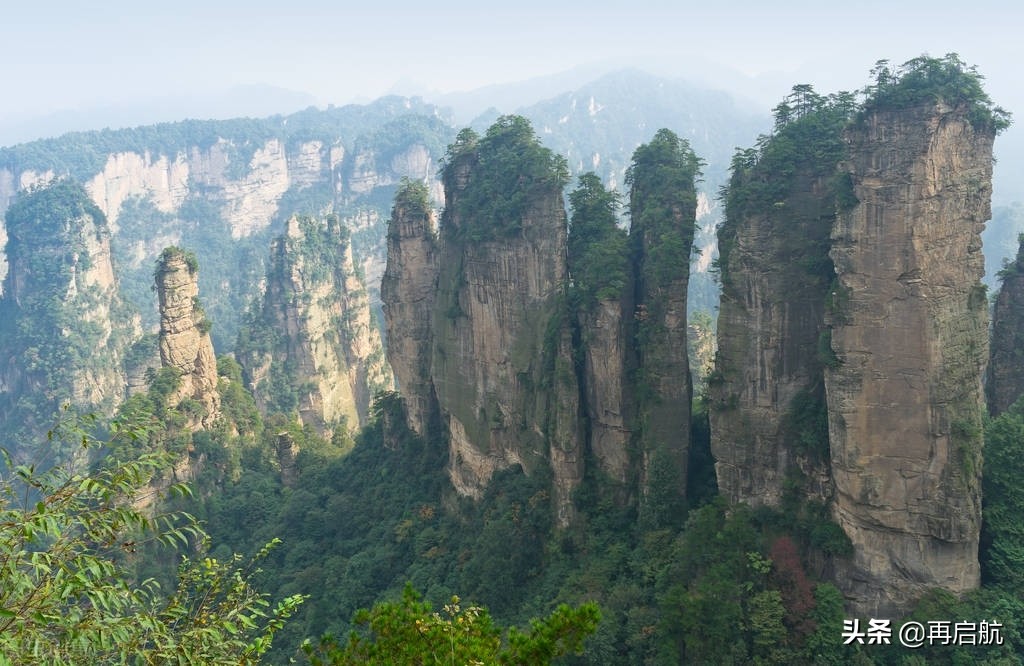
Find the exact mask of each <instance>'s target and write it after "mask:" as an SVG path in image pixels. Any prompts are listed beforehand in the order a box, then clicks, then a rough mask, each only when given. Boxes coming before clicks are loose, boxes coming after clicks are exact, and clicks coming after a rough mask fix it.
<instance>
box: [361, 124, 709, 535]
mask: <svg viewBox="0 0 1024 666" xmlns="http://www.w3.org/2000/svg"><path fill="white" fill-rule="evenodd" d="M697 166H698V164H697V160H696V158H695V157H694V156H693V153H692V152H691V151H690V150H689V147H688V145H687V144H686V142H685V141H681V140H680V139H678V137H676V136H675V135H673V134H671V133H670V132H664V131H663V132H659V133H658V135H657V136H656V137H655V140H654V141H652V142H651V144H650V145H649V146H646V147H642V148H641V149H639V150H638V151H637V156H636V168H635V170H634V171H633V172H632V175H631V179H632V181H631V182H632V183H633V185H634V198H633V206H632V209H633V215H634V218H633V231H632V232H631V236H632V237H633V251H632V256H631V252H630V242H629V238H627V237H626V235H625V233H624V232H622V230H620V229H618V228H617V226H616V209H617V205H618V200H617V196H616V195H614V194H613V193H609V192H607V191H606V190H605V189H604V187H603V186H602V185H601V182H600V180H599V179H598V178H597V176H595V175H593V174H590V175H589V176H585V177H583V178H581V183H582V184H581V186H580V189H579V190H578V191H577V192H576V193H574V194H573V195H571V196H570V199H572V200H573V201H574V202H575V203H574V206H575V205H577V204H579V206H580V209H579V210H576V211H574V223H573V228H574V230H576V232H575V236H574V240H573V241H572V242H573V248H572V249H570V248H569V247H568V245H569V239H568V234H567V229H566V226H567V225H566V214H565V208H564V204H563V200H562V194H561V189H562V187H564V185H565V180H566V175H565V171H564V164H562V162H561V160H559V159H556V158H555V157H554V156H553V155H552V154H551V153H550V151H548V150H547V149H545V148H543V147H541V146H540V144H539V143H538V142H537V139H536V137H535V135H534V134H533V131H532V129H531V128H530V127H529V125H528V123H526V121H525V120H524V119H522V118H516V117H504V118H501V119H499V121H498V122H497V123H496V124H495V125H494V126H492V127H491V129H489V130H488V132H487V134H486V135H485V136H484V137H483V138H480V137H477V136H476V135H475V134H474V133H472V132H471V131H469V130H465V131H464V132H463V133H462V134H460V135H459V138H458V139H457V141H456V143H455V144H453V145H452V147H451V148H450V149H449V155H448V159H447V164H446V167H445V172H444V179H443V180H444V185H445V204H446V205H445V211H444V215H443V217H442V220H441V225H440V231H439V234H438V237H437V239H436V240H435V238H434V236H433V233H432V231H431V223H430V206H429V198H428V193H427V190H426V188H425V187H424V186H422V185H417V184H415V183H406V184H405V185H403V186H402V188H401V189H400V190H399V193H398V195H397V197H396V203H395V208H394V213H393V215H392V218H391V226H390V231H389V235H388V248H389V252H388V266H387V271H386V273H385V279H384V282H383V285H382V287H381V293H382V296H383V299H384V312H385V317H386V320H387V327H388V335H389V359H390V360H391V363H392V366H393V367H394V370H395V375H396V376H397V378H398V383H399V389H400V391H401V393H402V395H403V397H404V399H405V403H406V407H407V417H408V420H409V425H410V426H411V427H412V429H414V430H416V431H417V432H419V433H421V434H423V433H425V432H426V429H427V427H428V425H429V424H431V423H433V422H434V419H436V420H437V422H438V424H439V425H440V427H441V429H442V431H443V432H444V434H445V435H447V439H448V443H449V446H450V451H449V461H450V462H449V475H450V478H451V481H452V484H453V486H454V487H455V489H456V490H457V491H458V492H459V493H460V494H462V495H468V496H470V497H476V498H479V497H481V496H482V495H483V493H484V491H485V490H486V488H487V486H488V483H489V482H490V480H491V477H492V476H493V475H494V474H495V472H497V471H499V470H502V469H506V468H510V467H513V466H517V465H518V466H521V467H522V469H523V470H524V471H525V472H526V473H527V474H532V473H534V472H536V471H538V470H545V471H547V472H550V473H551V478H552V481H551V498H552V504H553V513H554V516H555V522H556V524H557V525H559V526H562V527H565V526H567V525H568V524H570V522H571V521H572V520H573V517H574V515H575V510H576V508H575V507H574V504H573V500H572V496H573V492H574V491H575V490H576V489H577V488H578V487H579V486H580V484H581V483H582V482H583V479H584V472H585V469H586V464H587V460H588V459H589V460H592V461H593V463H594V464H596V466H597V468H598V469H599V470H600V471H601V472H602V473H603V474H604V475H606V476H607V477H610V478H611V479H612V480H613V481H614V483H615V485H616V488H615V491H614V492H613V493H612V496H613V497H614V498H616V499H618V500H620V501H622V502H625V501H628V500H629V499H631V498H632V499H634V500H635V499H637V498H646V497H647V496H648V495H649V494H650V495H653V494H657V496H658V497H668V498H669V499H670V501H671V502H676V501H677V500H679V501H681V500H682V499H683V497H684V494H685V479H686V456H687V455H688V442H689V429H690V422H689V420H690V419H689V414H690V412H689V400H690V385H689V370H688V363H687V350H686V337H685V336H686V276H687V272H688V268H689V261H688V259H689V256H690V249H691V247H690V243H691V242H692V239H693V233H694V226H695V225H694V216H695V208H696V195H695V192H694V189H693V179H694V176H695V174H696V172H697ZM658 183H660V187H659V185H657V184H658ZM581 211H582V212H581ZM577 216H578V217H577ZM570 257H571V259H570ZM570 261H572V262H575V263H574V267H573V271H575V272H574V274H573V278H572V280H570V275H569V263H570ZM634 287H635V289H634ZM634 302H637V303H639V304H640V306H638V307H637V308H635V311H634V307H633V304H634ZM638 378H640V379H638ZM640 381H643V382H645V383H644V386H643V388H644V391H643V396H644V397H643V399H642V400H641V399H638V398H637V397H636V394H638V393H639V392H640V391H638V389H637V385H638V384H639V382H640ZM641 410H642V411H641ZM638 413H639V414H642V417H643V418H642V421H641V422H640V424H641V425H640V426H638V425H637V415H638ZM634 451H639V452H641V453H640V454H639V455H637V454H636V453H634ZM595 478H596V477H595ZM673 506H674V507H678V508H679V512H676V513H677V514H678V515H675V516H674V518H676V519H678V517H679V515H682V514H681V512H682V508H683V507H682V504H675V503H674V504H673ZM672 511H674V510H669V511H668V512H667V513H671V512H672ZM663 513H665V512H663ZM655 520H658V519H655Z"/></svg>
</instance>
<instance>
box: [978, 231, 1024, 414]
mask: <svg viewBox="0 0 1024 666" xmlns="http://www.w3.org/2000/svg"><path fill="white" fill-rule="evenodd" d="M1001 275H1002V286H1001V287H1000V289H999V294H998V295H997V296H996V303H995V307H994V308H993V310H992V343H991V350H990V354H989V361H988V371H987V375H986V378H985V397H986V402H987V403H988V411H989V414H991V415H992V416H999V415H1000V414H1002V413H1003V412H1005V411H1006V410H1007V409H1009V407H1010V405H1012V404H1013V403H1015V402H1017V400H1018V399H1019V398H1020V397H1021V396H1022V395H1024V240H1022V242H1021V248H1020V250H1018V252H1017V257H1016V259H1015V260H1014V261H1013V263H1011V264H1009V265H1007V266H1006V267H1005V268H1004V269H1003V271H1002V273H1001Z"/></svg>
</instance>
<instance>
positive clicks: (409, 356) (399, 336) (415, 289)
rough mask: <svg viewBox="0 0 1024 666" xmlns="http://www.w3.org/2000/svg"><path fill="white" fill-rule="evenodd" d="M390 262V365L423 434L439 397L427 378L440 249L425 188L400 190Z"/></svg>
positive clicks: (385, 296) (384, 292)
mask: <svg viewBox="0 0 1024 666" xmlns="http://www.w3.org/2000/svg"><path fill="white" fill-rule="evenodd" d="M387 244H388V254H387V256H388V262H387V268H386V269H385V271H384V278H383V280H382V281H381V285H380V295H381V301H382V302H383V305H384V322H385V325H386V327H387V328H386V333H387V340H388V361H389V362H390V364H391V368H392V370H393V371H394V373H395V382H396V383H397V385H398V389H399V391H400V392H401V394H402V396H403V398H404V400H405V408H406V414H407V416H408V419H409V426H410V427H411V428H412V429H413V430H414V431H415V432H418V433H420V434H425V433H426V432H427V427H428V425H429V421H430V418H431V415H432V413H433V412H434V411H435V410H436V408H437V397H436V396H435V395H434V385H433V381H432V380H431V375H430V365H431V349H432V345H433V329H432V326H431V322H432V319H433V316H434V302H435V297H436V295H437V273H438V258H439V256H438V247H437V237H436V235H435V232H434V213H433V209H432V208H431V205H430V198H429V195H428V193H427V188H426V187H425V186H422V185H420V184H419V182H418V181H411V182H410V183H409V184H408V185H407V186H406V187H404V188H402V189H401V190H400V191H399V196H398V197H397V198H396V200H395V205H394V209H393V212H392V214H391V222H390V223H389V224H388V238H387Z"/></svg>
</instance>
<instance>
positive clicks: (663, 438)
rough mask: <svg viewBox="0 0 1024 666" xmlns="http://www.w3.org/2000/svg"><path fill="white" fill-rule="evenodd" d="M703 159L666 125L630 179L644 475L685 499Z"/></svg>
mask: <svg viewBox="0 0 1024 666" xmlns="http://www.w3.org/2000/svg"><path fill="white" fill-rule="evenodd" d="M698 172H699V161H698V159H697V157H696V156H695V155H694V154H693V152H692V151H691V150H690V148H689V146H688V145H687V144H686V142H684V141H681V140H680V139H679V137H677V136H676V135H675V134H673V133H672V132H670V131H668V130H659V131H658V133H657V134H656V135H655V136H654V139H653V140H652V141H651V142H650V143H649V144H645V145H643V146H641V147H640V148H638V149H637V151H636V153H635V154H634V155H633V166H631V167H630V170H629V172H628V173H627V182H629V183H630V185H631V188H630V197H629V202H630V215H631V217H632V226H631V227H630V234H629V235H630V242H631V244H632V249H633V266H634V271H635V279H634V284H635V291H634V293H635V305H636V311H635V314H634V318H635V320H636V321H635V331H636V333H635V335H636V340H637V353H636V358H637V364H638V366H637V367H638V370H639V372H638V373H637V377H638V380H637V393H638V396H637V412H638V418H639V422H640V425H641V429H640V433H639V434H640V437H641V438H642V441H643V447H642V452H643V453H642V455H643V460H642V462H641V469H640V479H641V487H642V488H643V489H644V492H645V494H646V493H648V492H649V491H650V490H651V488H650V485H651V482H652V481H651V480H652V471H653V467H654V466H655V465H658V466H662V467H665V466H668V468H669V469H662V470H659V476H661V478H663V479H664V483H666V484H667V485H669V486H670V487H671V489H670V490H669V491H668V492H670V493H671V494H674V495H676V496H677V497H678V498H679V499H682V498H683V496H684V495H685V493H686V475H687V460H688V457H689V449H690V402H691V398H692V395H691V393H692V385H691V380H690V363H689V358H688V356H687V353H688V352H687V344H686V336H687V333H686V296H687V284H688V283H689V279H690V265H689V257H690V252H691V249H692V247H693V235H694V231H695V225H694V221H695V219H696V211H697V193H696V191H695V189H694V178H695V176H696V174H697V173H698Z"/></svg>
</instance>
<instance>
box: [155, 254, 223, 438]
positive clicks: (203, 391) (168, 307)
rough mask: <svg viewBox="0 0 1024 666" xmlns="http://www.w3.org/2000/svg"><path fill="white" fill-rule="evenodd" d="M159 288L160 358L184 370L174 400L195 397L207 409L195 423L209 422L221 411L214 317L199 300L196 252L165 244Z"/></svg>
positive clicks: (171, 402) (176, 402)
mask: <svg viewBox="0 0 1024 666" xmlns="http://www.w3.org/2000/svg"><path fill="white" fill-rule="evenodd" d="M156 292H157V298H158V300H159V303H160V340H159V344H160V363H161V365H162V366H163V367H165V368H173V369H174V370H176V371H177V373H178V375H179V384H178V387H177V389H176V390H175V391H174V393H173V394H172V395H171V396H170V397H169V399H168V402H169V406H171V407H174V406H177V405H179V404H180V403H181V402H182V401H183V400H186V399H188V400H195V401H196V402H198V403H199V404H200V405H201V406H202V410H201V412H200V413H199V414H198V416H197V417H196V422H195V423H194V424H193V426H194V427H196V428H198V427H207V426H210V425H212V424H213V422H214V420H216V418H217V417H218V416H219V414H220V394H219V393H218V391H217V357H216V355H215V354H214V351H213V342H211V340H210V322H209V320H208V319H206V314H205V313H204V312H203V308H202V306H200V304H199V265H198V263H197V261H196V258H195V256H194V255H193V254H191V253H190V252H186V251H184V250H182V249H180V248H177V247H169V248H167V249H165V250H164V251H163V253H161V255H160V260H159V261H158V263H157V269H156Z"/></svg>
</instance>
